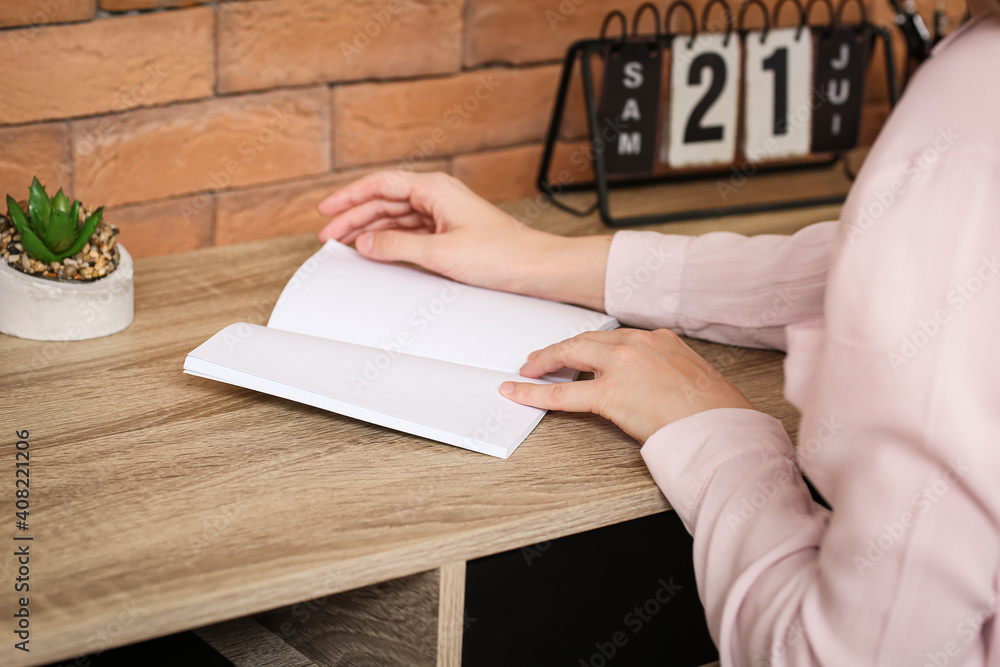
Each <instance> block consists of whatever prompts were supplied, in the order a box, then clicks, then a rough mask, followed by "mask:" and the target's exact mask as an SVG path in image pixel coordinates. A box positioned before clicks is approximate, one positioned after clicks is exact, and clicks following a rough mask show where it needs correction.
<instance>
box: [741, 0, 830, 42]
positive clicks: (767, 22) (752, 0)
mask: <svg viewBox="0 0 1000 667" xmlns="http://www.w3.org/2000/svg"><path fill="white" fill-rule="evenodd" d="M828 1H829V0H828ZM754 5H756V6H758V7H760V11H761V13H762V14H763V16H764V30H763V31H761V33H760V43H761V44H763V43H764V40H766V39H767V33H769V32H771V17H770V15H769V14H768V13H767V5H765V4H764V3H763V2H762V1H761V0H747V1H746V2H744V3H743V6H742V7H740V14H739V17H738V18H737V20H736V29H737V31H738V32H739V33H740V34H741V35H743V38H744V39H746V35H747V33H748V32H750V31H749V30H748V29H747V28H745V27H743V19H744V18H745V17H746V15H747V11H749V9H750V7H752V6H754Z"/></svg>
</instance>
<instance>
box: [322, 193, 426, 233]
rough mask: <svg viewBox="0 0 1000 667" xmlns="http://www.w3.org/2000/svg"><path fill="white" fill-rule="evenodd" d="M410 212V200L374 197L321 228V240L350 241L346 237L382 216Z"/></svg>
mask: <svg viewBox="0 0 1000 667" xmlns="http://www.w3.org/2000/svg"><path fill="white" fill-rule="evenodd" d="M408 213H414V210H413V207H412V206H411V205H410V202H408V201H391V200H388V199H373V200H372V201H369V202H365V203H364V204H360V205H359V206H355V207H354V208H352V209H349V210H347V211H344V212H343V213H341V214H340V215H338V216H336V217H334V218H333V219H332V220H330V222H328V223H327V224H326V226H325V227H323V229H322V230H320V233H319V238H320V240H321V241H329V240H330V239H337V240H338V241H340V242H341V243H350V241H345V240H344V239H345V238H346V237H347V236H348V235H350V234H354V235H355V236H357V234H358V233H359V232H360V231H362V230H364V229H365V228H366V227H367V226H368V225H369V224H371V223H372V222H374V221H375V220H379V219H381V218H395V217H399V216H402V215H407V214H408Z"/></svg>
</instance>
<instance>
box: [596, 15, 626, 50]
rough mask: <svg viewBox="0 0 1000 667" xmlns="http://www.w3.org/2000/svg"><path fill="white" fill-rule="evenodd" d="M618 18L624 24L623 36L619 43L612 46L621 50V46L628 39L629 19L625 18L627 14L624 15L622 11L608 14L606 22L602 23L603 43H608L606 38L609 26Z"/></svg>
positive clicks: (605, 18)
mask: <svg viewBox="0 0 1000 667" xmlns="http://www.w3.org/2000/svg"><path fill="white" fill-rule="evenodd" d="M615 18H617V19H618V20H619V21H621V24H622V35H621V37H620V38H619V39H618V41H617V42H615V43H612V46H617V47H619V48H621V45H622V44H624V43H625V40H626V38H628V19H626V18H625V14H623V13H622V11H621V10H620V9H615V10H613V11H610V12H608V15H607V16H605V17H604V22H603V23H601V41H602V42H603V41H607V39H608V38H607V37H606V36H605V35H606V34H607V32H608V26H609V25H611V21H612V19H615Z"/></svg>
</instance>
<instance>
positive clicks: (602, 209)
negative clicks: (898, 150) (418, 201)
mask: <svg viewBox="0 0 1000 667" xmlns="http://www.w3.org/2000/svg"><path fill="white" fill-rule="evenodd" d="M721 1H722V0H715V2H721ZM821 1H824V2H825V0H821ZM796 4H797V3H796ZM810 4H811V3H810ZM826 4H827V6H828V7H829V6H830V4H829V2H826ZM859 5H860V3H859ZM861 7H862V10H863V5H862V6H861ZM807 8H808V5H807ZM706 9H708V8H707V7H706ZM638 11H639V12H642V11H643V9H642V8H640V9H639V10H638ZM726 11H727V16H729V17H731V14H730V13H729V10H728V7H727V10H726ZM615 13H617V14H618V15H620V16H621V20H622V24H623V27H624V25H625V18H624V15H622V14H621V12H612V14H615ZM741 13H742V12H741ZM806 15H808V9H807V11H806V12H805V14H804V16H806ZM691 16H692V18H693V13H692V14H691ZM609 18H610V15H609ZM635 18H636V19H638V13H637V15H636V17H635ZM832 20H833V17H832V11H831V23H832ZM669 21H670V13H669V12H668V14H667V26H668V29H669ZM657 22H658V21H657ZM607 23H608V21H607V20H606V21H605V25H607ZM703 23H704V17H703ZM635 24H636V21H633V35H632V37H631V39H642V40H646V41H649V42H650V43H654V42H655V43H656V44H657V45H658V47H659V48H660V49H661V50H665V49H669V48H670V45H671V42H672V39H673V38H674V37H675V36H677V34H671V33H667V34H663V35H659V36H657V35H635V34H634V33H635ZM804 24H805V20H803V27H804V28H806V29H809V30H823V29H824V28H823V27H819V28H816V27H810V26H805V25H804ZM857 27H858V30H864V31H870V33H869V34H871V35H873V39H881V40H882V43H883V46H884V47H885V48H884V49H883V51H884V53H885V61H886V63H885V64H886V76H887V80H888V87H889V101H890V105H892V106H895V104H896V101H897V99H898V96H899V89H898V81H897V79H896V66H895V59H894V56H893V49H892V43H891V41H892V40H891V37H890V35H889V32H888V30H886V29H884V28H881V27H879V26H876V25H874V24H871V23H868V22H867V21H865V20H864V18H862V22H861V23H859V24H858V25H857ZM602 33H603V30H602ZM622 39H624V37H622V38H615V39H610V38H604V37H603V36H602V38H599V39H584V40H579V41H577V42H575V43H574V44H572V45H571V46H570V48H569V50H568V51H567V53H566V57H565V59H564V61H563V69H562V75H561V78H560V81H559V89H558V93H557V95H556V102H555V107H554V108H553V112H552V119H551V121H550V123H549V129H548V134H547V135H546V139H545V148H544V151H543V153H542V161H541V165H540V168H539V173H538V182H537V184H538V189H539V191H540V192H541V193H542V194H543V195H545V196H546V197H547V198H548V200H549V201H551V202H552V204H553V205H555V206H557V207H558V208H560V209H562V210H565V211H567V212H569V213H572V214H574V215H578V216H585V215H590V214H591V213H593V212H594V211H595V210H597V211H599V213H600V216H601V220H602V221H603V222H604V224H605V225H608V226H610V227H629V226H637V225H648V224H656V223H664V222H677V221H680V220H698V219H705V218H714V217H720V216H728V215H741V214H751V213H761V212H766V211H780V210H787V209H796V208H807V207H814V206H827V205H834V204H840V203H842V202H843V201H844V195H834V196H823V197H807V198H799V199H787V200H780V201H771V202H760V203H748V204H734V205H727V206H715V207H711V208H699V209H690V210H683V211H671V212H667V213H660V214H654V215H636V216H625V217H616V216H615V215H613V214H612V212H611V204H610V197H609V195H610V190H611V189H612V188H626V187H634V186H642V185H650V184H653V183H665V182H681V181H692V180H699V179H705V178H707V177H715V178H718V177H719V176H720V175H729V173H730V172H729V169H730V168H731V167H732V166H733V165H720V167H721V169H720V170H711V171H706V170H700V171H697V172H693V173H677V174H661V175H650V176H641V177H631V178H618V179H615V180H614V181H609V178H608V170H607V164H606V160H605V155H604V151H603V150H593V151H592V153H593V170H594V177H595V178H594V180H593V181H588V182H585V183H567V184H553V183H551V182H550V180H549V170H550V167H551V165H552V160H553V155H554V153H555V147H556V142H557V140H558V137H559V130H560V126H561V124H562V118H563V113H564V111H565V107H566V99H567V95H568V93H569V88H570V84H571V82H572V75H573V70H574V67H575V64H576V62H577V60H579V61H580V65H581V74H582V79H583V92H584V101H585V107H586V117H587V127H588V132H589V136H590V140H591V142H594V140H595V138H597V137H599V136H600V132H601V128H600V120H599V111H598V103H597V93H596V89H595V83H594V72H593V66H592V58H593V57H594V56H595V55H597V56H601V55H603V54H605V53H607V49H608V48H610V47H611V46H612V45H613V44H614V43H615V42H616V41H617V42H620V41H621V40H622ZM591 145H592V146H593V145H594V144H593V143H592V144H591ZM843 159H844V156H843V154H832V155H830V157H829V159H826V160H823V161H820V162H816V161H811V162H805V163H800V164H782V165H777V166H768V165H764V164H762V165H759V166H758V167H757V171H760V172H763V171H767V172H769V173H775V172H780V171H783V170H802V169H814V168H817V167H827V168H829V167H831V166H832V165H834V164H836V163H837V162H838V161H842V160H843ZM845 170H846V165H845ZM581 191H596V192H597V202H596V203H594V204H593V205H592V206H591V207H589V208H587V209H579V208H577V207H575V206H572V205H570V204H567V203H565V202H563V201H561V200H560V199H559V195H560V194H562V193H565V192H581Z"/></svg>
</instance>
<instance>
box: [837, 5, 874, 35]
mask: <svg viewBox="0 0 1000 667" xmlns="http://www.w3.org/2000/svg"><path fill="white" fill-rule="evenodd" d="M850 2H852V0H840V4H839V5H837V24H838V25H844V8H845V7H847V5H848V3H850ZM853 2H854V3H855V4H856V5H857V6H858V10H859V11H860V12H861V18H860V20H859V21H858V32H864V30H865V26H866V25H867V24H868V10H867V9H865V3H863V2H861V0H853Z"/></svg>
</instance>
